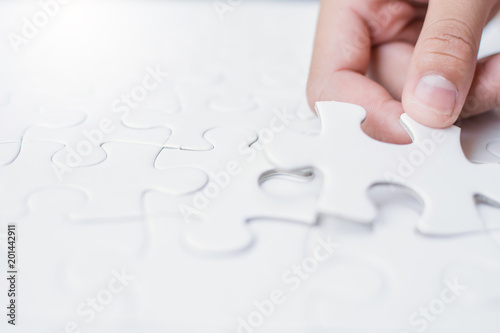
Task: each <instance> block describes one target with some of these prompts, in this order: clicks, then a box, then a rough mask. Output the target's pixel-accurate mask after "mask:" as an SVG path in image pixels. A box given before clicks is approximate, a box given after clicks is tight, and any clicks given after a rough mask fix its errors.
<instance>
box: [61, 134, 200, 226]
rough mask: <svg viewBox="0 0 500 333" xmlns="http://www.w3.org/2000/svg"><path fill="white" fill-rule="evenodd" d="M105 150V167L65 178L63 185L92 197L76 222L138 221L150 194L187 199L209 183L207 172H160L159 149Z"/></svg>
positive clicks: (111, 146)
mask: <svg viewBox="0 0 500 333" xmlns="http://www.w3.org/2000/svg"><path fill="white" fill-rule="evenodd" d="M102 149H103V150H104V152H105V154H106V156H107V158H106V159H105V160H104V161H103V162H102V163H99V164H97V165H93V166H91V167H77V168H73V169H72V170H71V172H69V173H66V174H64V175H63V182H62V183H63V184H65V185H71V186H77V187H79V188H82V189H84V190H85V191H86V193H88V196H89V202H88V204H87V205H85V206H84V207H81V209H80V210H75V211H73V212H72V213H71V217H72V218H73V219H75V220H80V221H85V220H94V219H116V218H119V219H120V220H121V219H126V218H137V217H139V216H141V215H142V207H141V200H142V196H143V195H144V194H145V193H146V192H147V191H151V190H155V191H160V192H164V193H167V194H170V195H185V194H188V193H193V192H196V191H197V190H199V189H201V188H202V187H203V186H204V185H205V184H206V182H207V176H206V174H205V173H204V172H203V171H200V170H198V169H195V168H180V167H177V164H178V163H177V164H175V163H174V164H173V165H172V167H170V168H168V169H167V170H157V169H156V168H155V167H154V166H153V164H154V161H155V158H156V156H157V155H158V153H159V152H160V150H161V147H158V146H151V145H143V144H133V143H119V142H109V143H105V144H103V145H102ZM62 170H65V169H64V168H63V169H62ZM63 172H64V171H63Z"/></svg>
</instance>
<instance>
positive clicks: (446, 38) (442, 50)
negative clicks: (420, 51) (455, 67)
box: [422, 19, 479, 64]
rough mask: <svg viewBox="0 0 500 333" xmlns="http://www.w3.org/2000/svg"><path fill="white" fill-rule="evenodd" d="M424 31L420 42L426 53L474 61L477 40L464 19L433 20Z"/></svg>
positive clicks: (463, 60) (456, 59) (453, 59)
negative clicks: (423, 36)
mask: <svg viewBox="0 0 500 333" xmlns="http://www.w3.org/2000/svg"><path fill="white" fill-rule="evenodd" d="M427 30H428V31H425V36H428V37H426V38H425V39H424V40H423V41H422V44H423V46H424V47H425V49H426V50H429V51H428V53H430V54H434V55H436V56H443V57H445V58H448V59H449V60H451V61H453V62H457V61H459V62H464V63H467V64H469V63H471V62H475V59H476V57H477V52H478V44H479V43H478V41H477V40H476V37H475V35H474V33H473V30H472V28H471V27H470V26H469V25H468V24H467V23H466V22H464V21H461V20H457V19H442V20H438V21H436V22H434V23H433V24H432V25H430V26H429V27H428V28H427Z"/></svg>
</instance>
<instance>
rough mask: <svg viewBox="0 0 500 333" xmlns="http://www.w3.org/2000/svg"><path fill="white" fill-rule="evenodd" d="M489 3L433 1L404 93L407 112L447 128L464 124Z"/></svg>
mask: <svg viewBox="0 0 500 333" xmlns="http://www.w3.org/2000/svg"><path fill="white" fill-rule="evenodd" d="M491 3H492V1H489V0H474V1H471V0H440V1H437V0H434V1H433V0H430V1H429V8H428V11H427V15H426V18H425V22H424V26H423V28H422V31H421V33H420V37H419V39H418V41H417V44H416V45H415V50H414V52H413V56H412V59H411V62H410V67H409V70H408V76H407V80H406V82H405V87H404V90H403V96H402V102H403V109H404V110H405V111H406V113H408V114H409V115H410V116H411V117H412V118H413V119H415V120H416V121H418V122H420V123H422V124H424V125H427V126H431V127H437V128H444V127H448V126H450V125H452V124H453V123H454V122H455V121H456V119H457V118H458V116H459V114H460V111H461V110H462V107H463V105H464V103H465V99H466V98H467V94H468V92H469V89H470V87H471V83H472V79H473V77H474V70H475V68H476V62H477V52H478V49H479V42H480V40H481V34H482V31H483V28H484V26H485V25H486V22H487V19H488V14H489V12H490V10H491V8H492V5H491Z"/></svg>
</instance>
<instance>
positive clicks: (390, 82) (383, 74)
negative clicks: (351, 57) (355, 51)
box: [368, 42, 414, 101]
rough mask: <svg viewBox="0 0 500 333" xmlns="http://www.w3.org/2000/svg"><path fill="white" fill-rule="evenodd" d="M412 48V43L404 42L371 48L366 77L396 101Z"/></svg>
mask: <svg viewBox="0 0 500 333" xmlns="http://www.w3.org/2000/svg"><path fill="white" fill-rule="evenodd" d="M413 49H414V47H413V45H410V44H408V43H404V42H393V43H387V44H382V45H380V46H378V47H375V48H373V49H372V58H371V61H370V67H369V69H368V77H369V78H371V79H373V80H374V81H376V82H378V83H379V84H380V85H382V87H384V88H385V89H386V90H387V92H388V93H389V94H390V95H391V96H392V97H393V98H394V99H396V100H398V101H400V100H401V95H402V93H403V87H404V84H405V81H406V73H407V72H408V66H409V65H410V60H411V55H412V53H413Z"/></svg>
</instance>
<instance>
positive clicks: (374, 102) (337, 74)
mask: <svg viewBox="0 0 500 333" xmlns="http://www.w3.org/2000/svg"><path fill="white" fill-rule="evenodd" d="M371 45H372V40H371V35H370V29H369V25H368V22H367V21H366V20H365V19H364V18H363V17H362V16H361V15H360V14H359V13H358V12H356V11H355V10H354V9H353V7H352V2H350V1H322V2H321V9H320V14H319V18H318V25H317V30H316V38H315V43H314V51H313V56H312V61H311V68H310V72H309V80H308V85H307V96H308V101H309V104H310V106H311V108H312V109H314V103H315V102H316V101H320V100H335V101H339V102H347V103H353V104H358V105H361V106H362V107H364V108H365V110H366V111H367V118H366V120H365V122H364V124H363V127H364V129H365V132H366V133H367V134H368V135H370V136H372V137H374V138H376V139H379V140H382V141H391V142H398V143H407V142H409V140H410V139H409V136H408V134H407V133H406V131H405V130H404V129H403V127H402V126H401V125H400V124H399V116H400V115H401V114H402V113H403V109H402V106H401V103H399V102H398V101H396V100H394V99H393V98H392V97H391V96H390V94H389V93H388V92H387V91H386V90H385V89H384V88H383V87H382V86H380V85H379V84H377V83H376V82H374V81H372V80H370V79H368V78H367V77H366V76H365V74H366V71H367V69H368V65H369V62H370V50H371Z"/></svg>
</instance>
